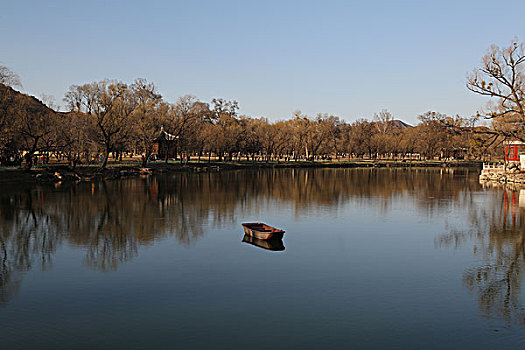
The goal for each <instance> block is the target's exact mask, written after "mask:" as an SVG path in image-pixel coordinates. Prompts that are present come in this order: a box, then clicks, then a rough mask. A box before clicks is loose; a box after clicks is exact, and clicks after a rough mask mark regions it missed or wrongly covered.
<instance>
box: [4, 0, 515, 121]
mask: <svg viewBox="0 0 525 350" xmlns="http://www.w3.org/2000/svg"><path fill="white" fill-rule="evenodd" d="M524 13H525V1H523V0H522V1H513V0H509V1H505V2H496V1H479V0H478V1H460V0H455V1H423V0H421V1H386V0H385V1H316V2H308V1H285V0H281V1H261V0H258V1H180V2H179V1H154V0H153V1H152V0H150V1H94V0H92V1H74V0H69V1H52V0H49V1H42V0H39V1H26V0H0V64H2V65H5V66H8V67H9V68H11V69H12V70H13V71H15V72H16V73H18V74H19V76H20V78H21V80H22V83H23V85H24V89H23V90H24V91H25V92H27V93H30V94H32V95H35V96H39V95H41V94H42V93H45V94H47V95H53V96H54V97H55V98H56V100H57V102H59V104H63V103H62V97H63V96H64V93H65V92H66V90H67V88H68V87H69V86H70V85H72V84H83V83H86V82H91V81H95V80H100V79H104V78H112V79H119V80H123V81H127V82H130V81H132V80H134V79H135V78H137V77H143V78H147V79H148V80H150V81H153V82H154V83H156V85H157V86H158V87H159V90H160V91H161V93H162V94H163V95H164V97H165V98H166V99H167V100H168V101H172V102H175V100H176V98H177V97H178V96H181V95H184V94H193V95H195V96H197V97H198V98H200V99H202V100H210V99H211V98H213V97H224V98H227V99H236V100H238V101H239V104H240V107H241V113H243V114H247V115H250V116H266V117H268V118H269V119H270V120H278V119H285V118H289V117H290V116H291V114H292V113H293V111H295V110H297V109H300V110H302V111H303V112H304V113H306V114H308V115H311V116H314V115H315V114H316V113H320V112H322V113H332V114H336V115H339V116H340V117H342V118H344V119H345V120H347V121H353V120H355V119H357V118H360V117H366V118H371V117H372V116H373V114H374V113H375V112H378V111H380V110H381V109H383V108H386V109H388V110H390V111H391V112H392V113H393V114H394V116H395V117H396V118H399V119H402V120H405V121H407V122H410V123H415V122H416V120H417V116H418V115H419V114H422V113H424V112H426V111H428V110H435V111H439V112H442V113H447V114H460V115H463V116H469V115H471V114H474V113H475V111H476V110H477V109H479V108H480V107H482V106H484V104H485V102H486V101H487V100H486V99H485V98H481V97H478V96H474V95H473V94H472V93H470V92H468V91H467V90H466V88H465V76H466V73H467V72H470V71H471V70H472V69H473V68H474V67H475V66H478V65H479V64H480V61H481V57H482V55H483V54H484V53H485V52H486V50H487V48H488V47H489V46H490V45H491V44H493V43H495V44H498V45H507V44H508V43H509V42H510V41H511V40H512V39H513V38H514V37H518V39H519V40H521V41H523V40H525V33H524V32H525V25H524V24H523V14H524Z"/></svg>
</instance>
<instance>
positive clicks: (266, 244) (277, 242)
mask: <svg viewBox="0 0 525 350" xmlns="http://www.w3.org/2000/svg"><path fill="white" fill-rule="evenodd" d="M242 241H243V242H244V243H249V244H251V245H254V246H256V247H259V248H262V249H266V250H273V251H282V250H284V249H285V248H284V244H283V240H282V239H280V238H270V239H264V240H263V239H257V238H255V237H252V236H250V235H247V234H245V235H244V237H243V238H242Z"/></svg>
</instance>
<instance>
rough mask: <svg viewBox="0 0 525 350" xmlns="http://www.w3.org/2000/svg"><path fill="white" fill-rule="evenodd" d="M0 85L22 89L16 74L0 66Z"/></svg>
mask: <svg viewBox="0 0 525 350" xmlns="http://www.w3.org/2000/svg"><path fill="white" fill-rule="evenodd" d="M0 83H1V84H4V85H7V86H11V87H22V83H21V82H20V77H19V76H18V74H16V73H14V72H13V71H12V70H10V69H9V68H7V67H5V66H0Z"/></svg>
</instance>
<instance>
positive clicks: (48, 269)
mask: <svg viewBox="0 0 525 350" xmlns="http://www.w3.org/2000/svg"><path fill="white" fill-rule="evenodd" d="M478 176H479V171H477V170H474V169H279V170H260V171H255V170H253V171H252V170H246V171H225V172H220V173H199V174H197V173H187V174H186V173H185V174H174V175H166V176H159V177H148V178H137V179H128V180H121V181H107V182H99V183H81V184H78V185H60V186H52V185H46V186H27V187H25V186H18V187H17V186H10V187H9V188H5V187H4V188H1V193H0V230H1V231H0V258H1V262H0V263H1V265H0V339H1V348H2V349H17V348H20V349H25V348H38V349H43V348H50V349H59V348H66V349H71V348H96V349H102V348H111V349H117V348H122V349H134V348H159V349H160V348H165V349H235V348H245V349H292V348H293V349H307V348H312V349H322V348H330V349H334V348H344V349H348V348H355V349H519V348H524V347H525V301H524V300H525V299H524V293H523V292H522V287H524V283H525V281H524V276H525V259H524V251H525V192H524V193H523V195H522V197H521V198H520V191H519V190H518V191H513V190H510V189H504V188H483V187H482V186H481V185H480V184H479V182H478ZM257 221H262V222H265V223H268V224H270V225H272V226H276V227H279V228H283V229H284V230H286V233H285V235H284V239H283V240H282V241H279V242H270V243H264V242H262V243H261V242H257V241H253V240H250V239H244V241H245V242H243V236H244V233H243V230H242V227H241V223H243V222H257ZM272 249H273V250H272Z"/></svg>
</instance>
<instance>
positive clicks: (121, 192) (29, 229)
mask: <svg viewBox="0 0 525 350" xmlns="http://www.w3.org/2000/svg"><path fill="white" fill-rule="evenodd" d="M468 172H469V170H461V169H428V170H427V169H275V170H261V171H255V170H253V171H252V170H243V171H226V172H221V173H201V174H191V173H185V174H176V175H167V176H159V177H148V178H139V179H129V180H122V181H107V182H97V183H81V184H78V185H61V186H59V187H58V188H56V189H55V188H54V187H52V186H36V187H34V186H33V187H28V188H23V189H10V190H7V191H4V192H3V193H1V194H0V229H1V232H0V258H1V264H2V265H1V271H0V303H5V302H7V301H8V300H9V299H10V298H11V296H12V295H13V293H14V292H16V289H17V286H18V284H19V281H20V280H21V276H22V275H23V273H24V272H25V271H28V270H29V269H31V268H32V267H34V266H35V265H37V266H39V267H42V268H46V267H47V266H48V265H49V264H51V258H52V256H53V254H54V252H55V251H56V249H57V247H59V246H60V245H61V244H62V243H64V242H67V243H68V244H70V245H73V246H78V247H79V248H80V249H85V251H86V254H85V262H86V263H87V264H88V265H89V266H92V267H95V268H97V269H101V270H104V271H106V270H114V269H116V268H117V267H118V266H119V265H120V264H122V263H124V262H126V261H128V260H129V259H131V258H133V257H134V256H136V255H137V254H138V253H139V249H140V247H141V246H144V245H148V244H151V243H152V242H154V241H158V240H161V239H164V238H166V237H170V236H172V237H175V239H176V240H177V241H178V242H179V243H180V244H182V245H191V244H192V243H193V242H195V241H196V240H198V239H199V238H200V237H201V236H203V235H204V234H205V232H206V230H207V229H205V227H212V228H213V227H223V226H224V225H225V224H232V223H234V222H236V221H237V220H238V219H237V218H238V217H239V216H241V215H243V216H244V215H246V214H248V213H249V214H257V213H258V212H259V211H260V210H261V209H263V208H264V206H268V205H272V203H276V202H278V203H282V204H288V205H291V206H292V208H293V210H294V212H295V215H296V216H301V215H304V216H308V215H315V211H317V210H321V209H320V208H324V209H325V210H326V208H328V210H337V208H338V207H339V206H341V205H343V204H345V203H348V202H349V201H350V200H352V201H354V202H356V203H357V204H361V205H363V206H368V205H373V206H375V207H379V210H380V211H383V212H388V211H389V210H390V209H391V208H392V205H393V200H394V199H396V198H398V199H399V198H403V200H404V201H409V202H412V203H413V206H414V207H415V208H418V209H419V210H422V211H423V213H424V214H425V215H427V216H435V215H440V214H442V213H443V211H445V210H448V209H449V208H451V207H453V206H455V205H461V206H470V205H472V193H474V192H476V191H479V190H480V185H479V184H478V182H477V176H467V175H468ZM474 173H477V172H476V171H474ZM378 202H379V206H378ZM505 266H507V265H505ZM515 269H518V266H516V267H515Z"/></svg>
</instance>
